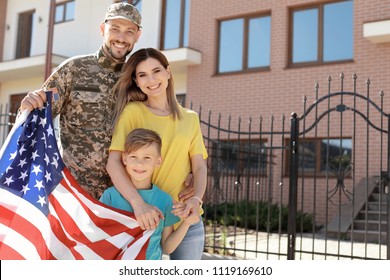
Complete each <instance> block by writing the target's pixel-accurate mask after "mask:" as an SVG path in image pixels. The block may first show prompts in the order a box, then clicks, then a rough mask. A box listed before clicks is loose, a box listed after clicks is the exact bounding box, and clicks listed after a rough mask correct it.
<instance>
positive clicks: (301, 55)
mask: <svg viewBox="0 0 390 280" xmlns="http://www.w3.org/2000/svg"><path fill="white" fill-rule="evenodd" d="M293 22H294V24H293V29H294V31H293V63H298V62H307V61H316V60H317V58H318V53H317V51H318V9H311V10H305V11H298V12H295V13H294V16H293Z"/></svg>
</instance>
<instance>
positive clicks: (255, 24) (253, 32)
mask: <svg viewBox="0 0 390 280" xmlns="http://www.w3.org/2000/svg"><path fill="white" fill-rule="evenodd" d="M270 42H271V17H262V18H254V19H250V20H249V43H248V68H255V67H264V66H269V64H270V53H271V44H270Z"/></svg>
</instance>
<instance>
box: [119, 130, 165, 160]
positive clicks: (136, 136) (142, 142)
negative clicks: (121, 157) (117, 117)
mask: <svg viewBox="0 0 390 280" xmlns="http://www.w3.org/2000/svg"><path fill="white" fill-rule="evenodd" d="M152 143H156V144H157V150H158V153H159V154H161V145H162V140H161V137H160V135H159V134H158V133H157V132H155V131H153V130H150V129H146V128H136V129H134V130H133V131H131V132H130V133H129V134H128V135H127V137H126V141H125V151H124V152H125V153H127V154H128V153H131V152H134V151H137V150H138V149H139V148H142V147H144V146H149V145H151V144H152Z"/></svg>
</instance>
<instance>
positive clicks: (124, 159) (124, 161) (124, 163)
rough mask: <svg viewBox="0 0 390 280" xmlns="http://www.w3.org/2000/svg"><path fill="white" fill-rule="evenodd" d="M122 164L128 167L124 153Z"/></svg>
mask: <svg viewBox="0 0 390 280" xmlns="http://www.w3.org/2000/svg"><path fill="white" fill-rule="evenodd" d="M122 163H123V165H126V154H125V153H122Z"/></svg>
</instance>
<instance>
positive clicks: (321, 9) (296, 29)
mask: <svg viewBox="0 0 390 280" xmlns="http://www.w3.org/2000/svg"><path fill="white" fill-rule="evenodd" d="M291 26H292V29H291V35H290V37H291V40H290V41H291V46H290V49H291V53H290V65H299V64H301V65H305V64H318V63H328V62H335V61H347V60H352V59H353V1H352V0H350V1H342V2H336V3H330V4H320V5H318V6H314V7H310V8H306V9H295V10H292V11H291Z"/></svg>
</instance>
